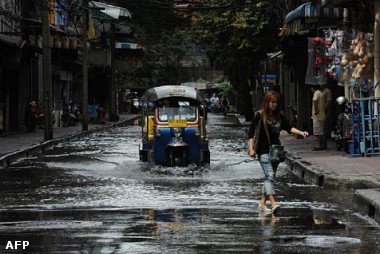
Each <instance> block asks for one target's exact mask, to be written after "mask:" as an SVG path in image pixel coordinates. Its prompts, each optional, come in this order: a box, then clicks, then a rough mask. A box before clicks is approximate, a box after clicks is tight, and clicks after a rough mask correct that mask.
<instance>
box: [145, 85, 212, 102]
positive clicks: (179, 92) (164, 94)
mask: <svg viewBox="0 0 380 254" xmlns="http://www.w3.org/2000/svg"><path fill="white" fill-rule="evenodd" d="M170 97H184V98H189V99H192V100H196V101H199V102H201V103H205V99H204V97H203V95H202V94H201V93H199V92H198V91H197V90H196V89H194V88H193V87H188V86H173V85H168V86H158V87H153V88H150V89H148V90H146V91H145V93H144V94H143V96H142V100H144V101H146V102H149V101H151V102H155V101H157V100H160V99H163V98H170Z"/></svg>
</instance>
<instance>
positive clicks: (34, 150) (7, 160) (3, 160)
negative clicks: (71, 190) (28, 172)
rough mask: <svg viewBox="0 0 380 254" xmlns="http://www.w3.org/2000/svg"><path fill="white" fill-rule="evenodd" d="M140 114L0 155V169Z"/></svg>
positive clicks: (116, 125)
mask: <svg viewBox="0 0 380 254" xmlns="http://www.w3.org/2000/svg"><path fill="white" fill-rule="evenodd" d="M139 118H140V116H136V117H132V118H131V119H127V120H124V121H122V122H118V123H113V124H109V125H106V126H102V127H97V128H93V129H91V130H87V131H79V132H76V133H73V134H70V135H67V136H64V137H60V138H55V139H52V140H47V141H42V142H41V143H39V144H34V145H31V146H30V147H27V148H25V149H22V150H18V151H15V152H11V153H8V154H6V155H4V156H2V157H0V169H5V168H7V167H8V166H10V165H11V164H12V163H15V162H17V161H19V160H20V159H24V158H28V157H32V156H36V155H38V154H41V153H43V152H44V151H46V150H48V149H51V148H52V147H53V146H56V145H57V144H61V143H67V142H69V141H72V140H78V139H80V138H83V137H86V136H89V135H90V134H93V133H95V132H101V131H105V130H109V129H112V128H115V127H119V126H124V125H128V124H130V123H132V122H133V121H135V120H136V119H139Z"/></svg>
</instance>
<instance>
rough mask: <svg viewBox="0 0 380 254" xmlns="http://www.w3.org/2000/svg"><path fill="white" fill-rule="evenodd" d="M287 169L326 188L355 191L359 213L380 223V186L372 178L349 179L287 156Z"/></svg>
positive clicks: (353, 205)
mask: <svg viewBox="0 0 380 254" xmlns="http://www.w3.org/2000/svg"><path fill="white" fill-rule="evenodd" d="M285 163H286V165H287V169H288V170H290V171H291V172H292V173H293V174H295V175H296V176H298V177H300V178H302V179H304V180H305V181H306V182H308V183H311V184H313V185H317V186H319V187H322V188H325V189H334V190H348V191H353V192H354V199H353V200H352V207H353V208H354V210H356V211H358V212H359V213H361V214H363V215H366V216H368V217H370V218H372V219H374V220H375V221H376V222H377V223H380V186H379V184H378V183H376V182H374V181H371V179H370V178H367V179H365V178H363V179H348V178H344V177H341V176H338V175H334V174H326V173H325V172H324V171H323V168H321V167H318V166H316V165H312V164H311V163H309V162H307V161H305V160H303V159H302V158H297V157H292V156H291V155H290V156H289V155H287V156H286V161H285Z"/></svg>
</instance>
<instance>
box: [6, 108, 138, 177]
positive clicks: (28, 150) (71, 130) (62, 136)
mask: <svg viewBox="0 0 380 254" xmlns="http://www.w3.org/2000/svg"><path fill="white" fill-rule="evenodd" d="M119 117H120V119H119V121H116V122H109V121H106V122H105V123H104V124H91V123H90V124H88V130H87V131H82V125H81V124H79V125H77V126H70V127H55V128H53V139H52V140H44V130H43V129H39V128H36V131H35V132H20V133H15V134H9V135H6V136H4V135H3V136H0V169H1V168H5V167H7V166H8V165H10V164H11V163H13V162H15V161H17V160H19V159H20V158H23V157H28V156H33V155H35V154H39V153H41V152H43V151H44V150H46V149H48V148H49V147H52V146H54V145H56V144H58V143H62V142H67V141H70V140H72V139H77V138H80V137H84V136H87V135H89V134H91V133H93V132H97V131H102V130H106V129H109V128H112V127H115V126H119V125H123V124H127V123H129V122H130V121H133V120H134V119H136V118H138V117H140V116H139V115H133V114H121V115H120V116H119Z"/></svg>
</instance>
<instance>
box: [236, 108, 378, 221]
mask: <svg viewBox="0 0 380 254" xmlns="http://www.w3.org/2000/svg"><path fill="white" fill-rule="evenodd" d="M238 119H239V121H240V123H241V124H242V125H243V126H249V124H250V123H248V122H245V119H244V118H242V117H240V116H238ZM281 142H282V145H284V146H285V149H286V150H287V151H288V153H287V159H286V164H287V165H288V168H289V170H291V171H292V172H293V173H294V174H295V175H297V176H299V177H301V178H303V179H304V180H305V181H307V182H310V183H313V184H315V185H318V186H320V187H323V188H326V189H328V188H331V189H337V190H343V189H344V190H352V191H354V192H355V197H356V200H353V205H354V207H357V208H358V210H359V211H360V212H361V213H363V214H365V215H369V216H370V217H372V218H374V219H375V220H376V221H377V222H378V223H380V156H374V157H351V156H350V155H349V154H346V153H345V152H343V151H340V152H339V151H337V150H336V148H335V142H333V141H329V142H328V148H327V149H326V150H322V151H312V149H313V147H314V146H315V143H316V138H315V137H314V136H310V137H308V138H306V139H297V138H296V137H295V136H293V135H289V134H287V133H284V134H282V135H281Z"/></svg>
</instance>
